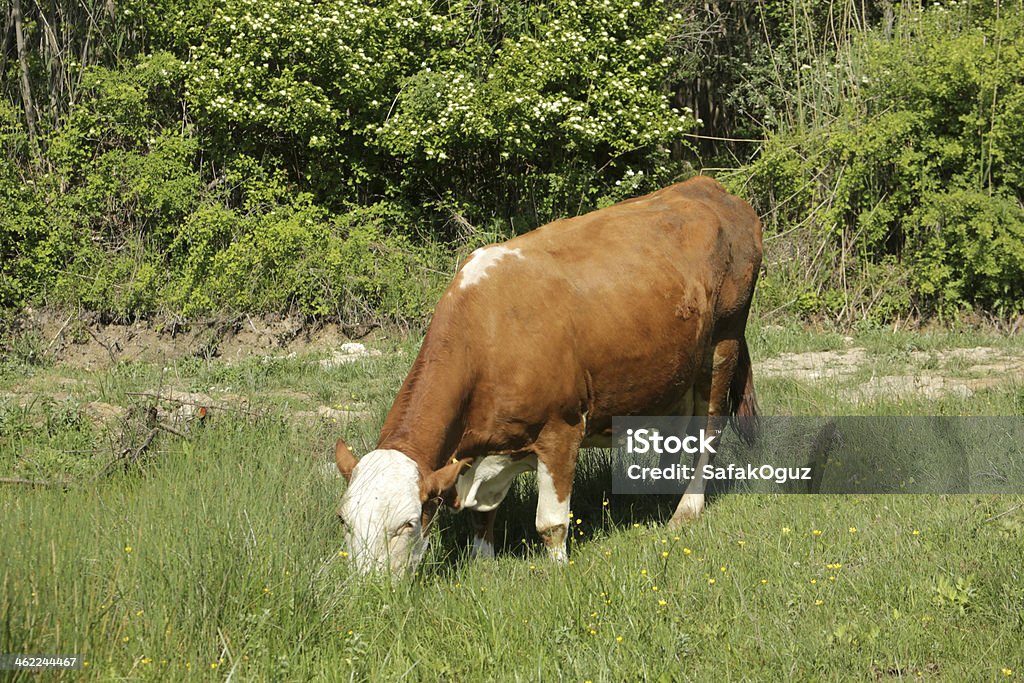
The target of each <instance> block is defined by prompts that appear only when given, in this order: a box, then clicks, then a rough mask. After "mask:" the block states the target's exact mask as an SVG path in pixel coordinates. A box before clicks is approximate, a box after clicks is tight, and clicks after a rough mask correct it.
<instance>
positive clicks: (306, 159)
mask: <svg viewBox="0 0 1024 683" xmlns="http://www.w3.org/2000/svg"><path fill="white" fill-rule="evenodd" d="M1000 1H1001V0H990V1H989V2H983V3H981V4H978V3H975V4H973V5H971V6H970V7H967V6H958V5H956V3H953V2H951V3H950V6H949V7H939V6H936V7H934V8H931V9H920V8H916V7H911V6H903V7H896V8H895V9H894V8H893V6H892V5H891V4H887V3H878V2H870V3H860V2H852V0H763V1H761V2H757V3H749V2H742V1H735V2H726V3H722V4H720V5H716V6H715V7H713V8H711V9H706V8H704V6H703V5H698V4H697V3H695V2H693V1H692V0H676V1H675V2H671V3H664V2H653V1H652V0H552V1H548V2H543V3H527V2H521V1H518V0H515V1H513V0H505V1H502V0H488V1H485V2H480V1H475V2H470V1H468V0H449V1H448V2H442V3H430V2H426V1H425V0H382V1H381V2H375V3H364V2H357V1H355V0H339V1H337V2H332V3H323V2H318V1H315V0H302V1H297V2H295V1H288V2H284V1H283V0H231V1H230V2H222V3H221V2H218V3H214V2H210V1H208V0H207V1H204V2H198V3H183V2H180V1H179V0H161V2H159V3H141V2H137V1H134V0H132V1H129V2H125V3H122V4H120V5H118V6H117V7H116V9H115V8H114V6H113V5H108V4H107V3H105V2H101V1H100V0H83V1H82V2H76V3H74V4H72V3H69V2H65V0H49V1H48V2H35V3H32V4H31V6H29V5H28V4H26V3H25V2H21V1H20V0H17V1H15V2H14V6H13V8H12V9H13V10H14V11H12V12H11V13H10V14H9V15H8V17H7V21H6V24H5V33H4V43H3V52H2V60H0V75H2V82H0V87H2V90H3V95H4V96H3V98H2V99H0V146H2V147H3V148H4V156H5V161H4V162H3V164H2V165H0V259H2V260H0V309H2V310H4V311H8V312H11V311H17V310H18V309H19V308H20V307H21V306H23V305H25V304H26V303H40V302H43V303H51V304H62V305H75V306H82V307H83V308H85V309H88V310H92V311H97V312H100V313H102V314H104V315H106V316H108V317H112V318H120V319H129V318H134V317H137V316H150V315H154V314H163V315H174V316H186V317H191V316H197V315H206V314H211V313H219V312H229V313H230V312H245V311H257V312H258V311H285V310H293V311H298V312H301V313H304V314H307V315H313V316H330V317H336V318H339V319H342V320H344V321H346V322H364V321H367V320H383V319H388V320H403V321H410V320H413V321H415V320H422V319H424V318H425V316H426V315H427V314H428V313H429V311H430V308H431V305H432V302H433V301H434V300H435V299H436V296H437V294H438V292H439V288H440V287H442V286H443V284H444V283H445V281H446V280H447V278H448V277H449V276H450V273H451V271H452V269H453V267H454V264H455V263H456V261H457V258H458V257H459V255H460V254H463V253H465V251H466V250H467V249H468V248H471V247H473V246H476V245H477V244H480V243H484V242H486V241H489V240H492V239H498V238H501V237H503V236H507V235H510V234H513V233H515V232H521V231H524V230H528V229H531V228H533V227H535V226H537V225H540V224H542V223H544V222H546V221H548V220H550V219H552V218H555V217H559V216H564V215H573V214H576V213H580V212H583V211H587V210H589V209H592V208H595V207H599V206H602V205H606V204H608V203H611V202H614V201H617V200H618V199H621V198H625V197H628V196H632V195H635V194H638V193H641V192H644V191H648V190H650V189H654V188H656V187H659V186H662V185H664V184H667V183H669V182H672V181H674V180H677V179H681V178H684V177H686V176H688V175H689V174H692V173H693V172H695V171H696V170H699V169H700V168H701V167H705V168H707V167H722V166H728V167H730V168H731V169H732V170H731V171H729V172H726V173H724V174H722V176H721V177H723V179H725V180H726V181H727V182H728V183H729V184H730V185H731V186H732V187H733V188H735V189H736V190H737V191H738V192H740V193H741V194H743V195H744V196H746V197H747V198H748V199H750V200H751V201H753V202H754V204H755V205H756V206H757V207H758V209H759V210H760V211H761V213H762V215H764V217H765V222H766V226H767V227H768V230H769V234H772V235H778V237H774V236H772V237H771V239H770V240H769V263H770V268H769V270H768V274H767V276H766V277H765V279H764V281H763V282H764V286H763V287H762V300H763V301H764V302H766V304H767V305H768V306H769V307H771V308H775V307H789V308H791V309H795V310H797V311H799V312H801V313H804V314H809V315H814V314H828V315H831V316H835V317H837V318H842V319H845V320H846V321H848V322H852V321H854V320H857V319H872V320H882V319H888V318H891V317H894V316H902V315H906V314H909V313H914V312H919V313H923V314H931V313H935V312H940V313H945V312H948V311H953V310H957V309H959V308H962V307H964V306H982V307H986V308H989V309H993V310H995V311H997V312H1000V313H1007V312H1012V311H1017V310H1020V308H1021V301H1022V300H1024V246H1022V245H1024V240H1022V239H1021V238H1022V237H1024V227H1022V226H1024V217H1022V209H1021V201H1022V196H1024V190H1022V188H1024V167H1022V166H1021V158H1022V153H1024V133H1022V131H1024V125H1022V124H1024V105H1022V102H1024V83H1022V77H1021V74H1022V73H1024V56H1022V54H1021V50H1020V44H1021V43H1022V38H1024V36H1022V31H1024V29H1022V25H1024V23H1022V19H1021V17H1022V16H1024V12H1021V11H1020V9H1021V8H1020V6H1019V0H1018V2H1017V5H1016V6H1015V7H1013V8H1011V7H1003V6H1001V4H1000ZM993 3H995V4H993ZM695 112H696V113H695ZM702 119H703V121H702ZM705 122H706V123H705ZM693 133H697V134H698V135H697V136H696V137H694V135H693ZM713 138H750V139H751V140H755V139H759V138H765V139H766V142H765V143H763V144H762V143H757V142H753V141H743V140H735V139H728V140H718V139H713Z"/></svg>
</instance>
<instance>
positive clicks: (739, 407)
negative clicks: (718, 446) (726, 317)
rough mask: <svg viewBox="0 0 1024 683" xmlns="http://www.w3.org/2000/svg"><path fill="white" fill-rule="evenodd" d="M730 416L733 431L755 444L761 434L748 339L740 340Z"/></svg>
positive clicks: (730, 395) (731, 388)
mask: <svg viewBox="0 0 1024 683" xmlns="http://www.w3.org/2000/svg"><path fill="white" fill-rule="evenodd" d="M729 414H730V415H731V422H732V426H733V429H735V430H736V433H737V434H739V435H740V438H741V439H743V441H744V442H746V443H747V444H753V443H754V442H755V441H756V440H757V437H758V434H759V432H760V428H761V425H760V417H759V416H758V410H757V395H756V394H755V393H754V368H753V365H752V364H751V362H750V350H749V349H748V348H747V340H746V338H743V337H741V338H740V355H739V358H738V359H737V361H736V370H735V372H734V374H733V376H732V384H731V385H730V386H729Z"/></svg>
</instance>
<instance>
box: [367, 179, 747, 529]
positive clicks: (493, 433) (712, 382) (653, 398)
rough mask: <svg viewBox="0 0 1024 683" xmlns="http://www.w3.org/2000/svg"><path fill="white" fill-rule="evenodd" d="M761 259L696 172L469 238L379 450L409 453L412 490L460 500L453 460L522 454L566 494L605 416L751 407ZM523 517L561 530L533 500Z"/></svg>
mask: <svg viewBox="0 0 1024 683" xmlns="http://www.w3.org/2000/svg"><path fill="white" fill-rule="evenodd" d="M760 263H761V227H760V222H759V220H758V218H757V216H756V214H755V213H754V211H753V210H752V209H751V208H750V206H749V205H748V204H747V203H746V202H743V201H742V200H740V199H737V198H735V197H733V196H731V195H729V194H728V193H726V192H725V191H724V189H723V188H722V187H721V186H720V185H719V184H718V183H717V182H715V181H714V180H711V179H709V178H705V177H698V178H694V179H692V180H690V181H687V182H684V183H679V184H676V185H672V186H670V187H667V188H665V189H662V190H659V191H657V192H654V193H652V194H649V195H646V196H643V197H639V198H636V199H631V200H628V201H625V202H622V203H619V204H616V205H614V206H611V207H608V208H606V209H602V210H600V211H595V212H593V213H590V214H587V215H584V216H579V217H576V218H570V219H565V220H559V221H556V222H554V223H550V224H548V225H545V226H543V227H541V228H539V229H537V230H535V231H533V232H530V233H528V234H525V235H522V236H520V237H517V238H515V239H512V240H509V241H508V242H505V243H503V244H502V245H495V246H491V247H486V248H484V249H483V250H478V251H477V252H474V255H473V256H472V257H471V258H470V259H468V260H467V262H466V263H464V264H463V266H462V267H461V268H460V271H459V273H458V274H457V275H456V277H455V279H454V281H453V282H452V284H451V285H450V286H449V288H448V290H447V291H446V293H445V294H444V296H443V297H442V299H441V301H440V302H439V303H438V305H437V308H436V310H435V313H434V317H433V320H432V322H431V324H430V328H429V330H428V331H427V334H426V337H425V339H424V341H423V345H422V348H421V349H420V352H419V355H418V357H417V358H416V361H415V363H414V364H413V367H412V369H411V371H410V372H409V375H408V377H407V378H406V380H405V382H404V383H403V385H402V388H401V390H400V391H399V393H398V396H397V397H396V399H395V402H394V405H393V406H392V408H391V411H390V413H389V414H388V416H387V419H386V421H385V423H384V428H383V430H382V432H381V436H380V441H379V444H378V449H394V450H396V451H400V452H401V453H404V454H405V455H407V456H408V457H409V458H411V459H412V460H414V461H415V462H416V464H417V466H418V468H419V471H420V475H421V478H422V481H423V482H425V485H424V499H425V500H426V499H428V498H431V497H433V496H434V495H435V494H437V493H439V492H438V491H434V490H429V489H431V488H432V487H433V488H438V487H443V488H444V491H441V492H440V493H442V494H443V493H447V494H448V495H447V500H448V502H449V503H451V504H454V505H456V506H458V505H459V504H460V502H461V501H459V500H458V499H457V496H455V495H454V488H452V487H451V486H450V484H451V483H452V481H453V480H452V479H451V476H442V472H444V471H446V468H451V466H452V463H453V460H456V461H459V465H463V466H465V465H468V464H471V463H473V462H474V461H475V460H476V459H479V458H483V457H484V456H490V455H492V454H509V455H512V456H513V457H514V458H518V457H521V456H527V455H536V457H537V460H538V462H539V463H543V464H544V465H546V467H547V469H548V470H549V472H550V474H551V476H552V478H553V480H554V487H555V490H556V492H557V496H558V498H559V499H560V500H562V499H566V501H567V498H568V496H569V493H570V490H571V486H572V478H573V473H574V471H575V461H576V453H577V450H578V448H579V446H580V445H581V442H583V443H589V442H591V441H599V440H600V439H601V437H602V436H604V435H606V434H607V433H608V432H609V431H610V428H611V421H612V418H613V417H614V416H622V415H690V414H693V415H709V414H710V416H711V417H712V418H715V417H716V416H723V417H724V416H728V415H729V414H735V413H736V412H737V411H739V412H741V413H742V412H744V411H746V412H750V411H752V399H753V395H752V394H753V385H752V379H751V375H750V359H749V356H748V354H747V351H746V344H745V341H744V339H743V333H744V328H745V325H746V319H747V312H748V310H749V306H750V300H751V296H752V295H753V291H754V285H755V282H756V279H757V273H758V270H759V267H760ZM745 401H746V403H745ZM448 471H449V473H452V474H456V475H457V474H459V472H460V470H459V469H458V465H457V466H456V469H455V470H450V469H449V470H448ZM426 482H431V483H432V487H431V486H428V485H426ZM698 512H699V510H698ZM431 514H432V513H431ZM486 526H488V524H487V523H486V522H485V523H483V525H482V527H484V528H485V527H486ZM555 526H557V525H555ZM538 527H539V530H540V531H541V532H542V535H545V540H549V541H552V542H559V541H560V538H559V537H560V536H561V535H563V534H561V532H558V531H557V530H556V532H555V533H553V534H551V533H545V532H546V531H547V530H546V529H542V528H540V513H538ZM484 533H489V532H487V531H486V530H484ZM552 535H553V536H554V538H549V537H551V536H552Z"/></svg>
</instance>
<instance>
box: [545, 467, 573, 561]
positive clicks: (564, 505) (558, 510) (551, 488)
mask: <svg viewBox="0 0 1024 683" xmlns="http://www.w3.org/2000/svg"><path fill="white" fill-rule="evenodd" d="M556 475H561V473H558V472H552V471H551V468H550V467H549V466H548V465H547V464H545V462H544V460H543V459H541V458H538V461H537V533H538V534H540V537H541V540H543V541H544V546H545V547H546V548H547V549H548V555H549V556H550V557H551V559H552V560H554V561H555V562H559V563H564V562H565V561H566V560H568V559H569V557H568V554H567V553H566V548H565V546H566V540H567V536H568V531H569V498H570V497H571V493H572V477H571V476H570V478H569V483H568V486H567V487H566V486H558V485H557V484H559V483H561V482H560V481H558V479H561V476H558V479H556ZM559 489H562V490H561V491H560V490H559Z"/></svg>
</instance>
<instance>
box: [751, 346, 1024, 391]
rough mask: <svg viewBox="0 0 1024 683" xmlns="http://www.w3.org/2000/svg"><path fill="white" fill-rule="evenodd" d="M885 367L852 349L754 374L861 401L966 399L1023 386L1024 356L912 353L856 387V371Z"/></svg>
mask: <svg viewBox="0 0 1024 683" xmlns="http://www.w3.org/2000/svg"><path fill="white" fill-rule="evenodd" d="M881 362H882V361H881V360H880V359H879V358H877V357H875V356H872V355H871V354H870V353H869V352H868V351H867V350H866V349H864V348H861V347H852V348H849V349H843V350H841V351H812V352H807V353H784V354H781V355H779V356H775V357H773V358H768V359H766V360H764V361H762V362H761V363H758V364H757V365H756V367H755V371H754V372H755V375H757V376H761V377H770V378H777V377H788V378H792V379H795V380H798V381H802V382H815V381H820V380H823V379H829V380H838V381H840V382H842V383H844V384H847V385H850V388H851V395H852V396H853V398H854V399H856V400H859V401H866V400H872V399H875V398H880V397H900V396H920V397H924V398H928V399H937V398H941V397H943V396H961V397H968V396H971V395H972V394H974V392H976V391H978V390H981V389H987V388H990V387H995V386H999V385H1004V384H1011V383H1014V382H1022V381H1024V352H1018V353H1014V352H1013V351H1007V350H1004V349H997V348H993V347H988V346H979V347H973V348H954V349H945V350H942V351H913V352H911V353H910V354H908V356H907V360H906V361H905V362H903V363H900V362H898V361H894V360H893V359H887V360H886V361H885V366H886V369H887V370H888V371H889V372H886V373H880V374H876V375H873V376H871V377H870V378H869V379H867V380H866V381H864V382H860V383H855V382H854V381H853V379H852V378H853V376H854V375H855V374H856V373H857V372H858V371H860V370H862V369H864V368H871V367H873V366H875V365H878V364H880V363H881ZM894 364H895V365H896V366H897V371H896V372H895V373H893V372H892V369H893V367H892V366H893V365H894ZM923 368H928V369H923Z"/></svg>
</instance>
